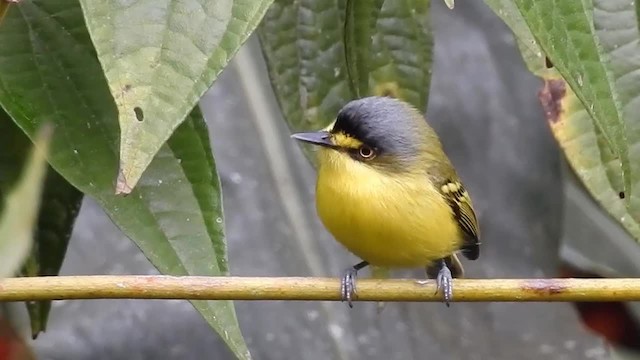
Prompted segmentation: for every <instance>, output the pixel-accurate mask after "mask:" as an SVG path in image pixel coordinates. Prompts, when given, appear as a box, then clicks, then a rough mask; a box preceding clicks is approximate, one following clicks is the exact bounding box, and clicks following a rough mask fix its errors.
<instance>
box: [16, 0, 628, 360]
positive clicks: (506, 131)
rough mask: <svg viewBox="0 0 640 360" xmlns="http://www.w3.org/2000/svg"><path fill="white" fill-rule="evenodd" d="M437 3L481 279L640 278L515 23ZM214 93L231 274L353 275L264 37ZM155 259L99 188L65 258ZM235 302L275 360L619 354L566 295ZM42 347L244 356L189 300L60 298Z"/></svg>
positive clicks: (434, 99)
mask: <svg viewBox="0 0 640 360" xmlns="http://www.w3.org/2000/svg"><path fill="white" fill-rule="evenodd" d="M432 3H433V4H432V8H433V11H432V14H431V16H432V23H433V25H434V31H435V54H434V57H435V61H434V66H433V77H432V83H431V92H430V97H429V106H428V111H427V117H428V119H429V122H430V123H431V124H432V125H433V126H434V128H435V129H436V131H437V132H438V133H439V134H440V136H441V138H442V141H443V143H444V146H445V149H446V151H447V152H448V154H449V155H450V157H451V159H452V161H453V162H454V164H455V165H456V167H457V169H458V171H459V174H460V176H461V177H462V179H463V181H464V183H465V185H466V186H467V188H468V189H469V191H470V193H471V196H472V197H473V200H474V205H475V207H476V210H477V212H478V215H479V218H480V226H481V231H482V247H481V256H480V259H479V260H478V261H475V262H465V267H466V270H467V274H468V277H472V278H520V277H523V278H526V277H552V276H559V275H560V274H562V273H565V274H566V271H567V267H566V266H564V272H562V271H563V270H562V269H563V267H562V266H561V260H563V261H564V262H565V263H568V264H571V265H572V266H579V267H581V268H582V269H585V270H588V271H592V272H594V273H598V274H602V275H607V276H617V275H624V276H637V275H638V267H637V263H638V261H635V260H637V259H640V253H639V250H638V247H637V244H635V243H634V242H633V241H632V240H631V239H630V238H629V237H628V236H627V235H626V233H624V232H623V231H622V230H620V229H619V227H618V226H617V225H616V224H615V223H613V222H612V221H611V220H610V219H609V218H608V217H606V216H605V215H603V213H602V212H601V211H600V210H599V208H598V207H597V206H596V205H595V204H594V203H593V202H592V201H591V200H590V198H589V197H588V196H586V195H585V194H584V192H583V190H582V189H581V187H580V186H578V185H576V183H575V182H574V180H573V178H572V176H571V174H570V173H569V172H568V171H567V170H566V168H565V165H564V161H563V160H562V156H561V154H560V152H559V150H558V147H557V145H556V144H555V141H554V139H553V137H552V135H551V132H550V130H549V129H548V127H547V124H546V123H545V120H544V116H543V113H542V109H541V107H540V104H539V102H538V99H537V91H538V90H539V89H540V87H541V81H540V80H539V79H537V78H535V77H534V76H533V75H531V74H530V73H529V72H528V71H527V69H526V68H525V66H524V64H523V62H522V59H521V57H520V54H519V52H518V50H517V48H516V46H515V42H514V39H513V36H512V35H511V33H510V31H509V30H508V29H507V27H506V26H505V25H504V24H503V23H502V21H501V20H500V19H498V18H497V17H496V16H495V15H494V14H493V13H492V12H491V11H490V10H489V9H488V8H486V6H485V5H484V4H483V3H482V2H479V1H467V2H464V1H458V2H457V3H456V7H455V10H454V11H450V10H448V9H447V8H446V7H445V6H444V4H443V2H442V1H433V2H432ZM201 104H202V108H203V110H204V113H205V117H206V119H207V122H208V124H209V130H210V134H211V137H212V142H213V148H214V152H215V156H216V161H217V165H218V170H219V172H220V177H221V180H222V184H223V191H224V200H225V203H224V206H225V212H226V213H225V216H226V232H227V240H228V246H229V263H230V268H231V273H232V274H233V275H248V276H312V275H313V276H338V275H339V274H340V273H341V271H342V270H343V269H344V268H345V267H347V266H350V265H353V264H354V263H355V262H356V261H357V259H355V258H354V257H352V256H351V255H349V254H348V253H347V252H346V251H345V250H343V249H342V248H341V247H340V246H339V245H338V244H337V243H335V241H334V240H333V239H332V238H331V237H330V235H329V234H328V233H327V231H326V230H325V229H324V228H323V227H322V226H321V224H320V222H319V220H318V219H317V217H316V214H315V207H314V186H315V172H314V170H313V168H312V167H311V166H310V164H309V163H308V161H307V159H306V158H305V157H304V156H303V155H302V152H301V151H300V149H299V148H298V147H297V144H295V143H294V142H293V141H291V140H290V139H289V131H288V130H287V128H286V125H285V123H284V121H283V120H282V115H281V113H280V111H279V109H278V106H277V104H276V102H275V98H274V96H273V94H272V90H271V87H270V85H269V80H268V78H267V77H266V67H265V64H264V60H263V58H262V55H261V52H260V49H259V44H258V42H257V39H256V38H255V37H252V38H251V39H250V41H248V43H247V44H246V45H245V46H244V47H243V49H242V50H241V51H240V52H239V53H238V55H237V56H236V57H235V58H234V60H233V61H232V63H231V64H230V65H229V66H228V67H227V68H226V70H225V71H224V73H223V74H222V75H221V77H220V78H219V79H218V80H217V81H216V83H215V84H214V86H213V87H212V88H211V89H210V91H209V92H208V93H207V95H206V96H205V97H204V98H203V99H202V102H201ZM560 255H561V256H562V259H561V257H560ZM603 264H608V266H604V265H603ZM612 264H613V265H612ZM154 273H156V270H155V269H154V268H153V266H152V265H151V264H150V263H149V261H148V260H147V259H146V258H145V257H144V255H143V254H142V253H141V252H140V251H139V249H138V248H137V247H136V246H135V245H134V244H133V243H132V242H131V241H130V240H128V239H127V238H126V237H125V236H124V235H122V233H121V232H120V231H119V230H118V229H117V228H116V227H115V226H114V225H113V224H112V223H111V222H110V220H109V219H108V217H107V216H106V215H105V214H104V213H103V212H102V210H101V209H100V208H99V206H97V205H96V204H95V203H94V202H93V201H92V200H91V199H88V198H86V199H85V201H84V203H83V207H82V210H81V213H80V216H79V217H78V220H77V222H76V227H75V230H74V233H73V237H72V239H71V242H70V245H69V249H68V254H67V258H66V259H65V263H64V265H63V268H62V271H61V274H62V275H86V274H154ZM365 274H366V272H365V273H364V274H363V275H365ZM394 275H395V276H416V277H423V276H424V273H423V271H419V270H416V271H415V272H405V273H402V272H397V273H395V274H394ZM19 305H20V306H21V307H22V305H21V304H19ZM236 309H237V313H238V317H239V321H240V325H241V329H242V331H243V334H244V336H245V337H246V340H247V343H248V345H249V348H250V350H251V352H252V355H253V357H254V358H255V359H259V360H262V359H274V360H275V359H342V360H346V359H354V360H355V359H558V360H560V359H609V355H608V350H607V349H606V346H605V344H604V342H603V340H602V339H601V338H600V337H598V336H596V335H594V334H593V333H591V332H589V331H588V330H586V328H585V326H584V325H583V323H582V322H581V321H580V317H579V316H578V312H577V311H576V308H575V307H574V306H573V305H572V304H568V303H549V304H537V303H521V304H517V303H492V304H488V303H477V304H472V303H454V304H453V305H452V306H451V308H446V307H445V306H443V305H442V304H437V303H402V304H401V303H390V304H387V305H386V307H385V309H384V311H382V313H378V311H377V307H376V304H374V303H356V306H355V307H354V309H352V310H349V309H348V308H347V307H346V306H345V305H344V304H342V303H339V302H236ZM632 310H633V309H632ZM32 346H34V348H35V351H36V353H37V355H38V358H39V359H45V360H58V359H60V360H62V359H65V360H67V359H68V360H76V359H78V360H79V359H105V360H106V359H221V360H224V359H232V358H233V357H232V355H231V354H230V352H228V350H227V349H226V347H225V345H224V344H223V342H222V341H220V340H219V339H218V336H217V335H216V334H215V333H214V332H213V331H212V330H211V329H210V328H209V327H208V325H207V324H206V323H205V321H204V320H203V319H201V317H200V315H199V314H198V313H197V312H196V311H195V310H194V309H193V308H192V307H191V305H190V304H189V303H188V302H186V301H160V300H153V301H140V300H92V301H58V302H54V305H53V309H52V312H51V316H50V320H49V326H48V330H47V332H46V333H44V334H41V335H40V336H39V338H38V339H37V340H36V341H34V342H33V343H32Z"/></svg>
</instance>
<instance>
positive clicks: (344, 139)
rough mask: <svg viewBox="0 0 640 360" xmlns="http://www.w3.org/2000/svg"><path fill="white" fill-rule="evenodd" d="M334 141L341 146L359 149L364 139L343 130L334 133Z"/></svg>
mask: <svg viewBox="0 0 640 360" xmlns="http://www.w3.org/2000/svg"><path fill="white" fill-rule="evenodd" d="M333 143H334V144H335V145H337V146H340V147H345V148H350V149H357V148H359V147H360V146H362V141H360V140H358V139H356V138H354V137H352V136H349V135H347V134H345V133H343V132H339V133H336V134H333Z"/></svg>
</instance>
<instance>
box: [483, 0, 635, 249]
mask: <svg viewBox="0 0 640 360" xmlns="http://www.w3.org/2000/svg"><path fill="white" fill-rule="evenodd" d="M485 1H486V3H487V4H488V5H489V6H491V7H492V8H493V10H494V11H495V12H496V13H497V14H498V15H499V16H500V17H501V18H503V19H504V20H505V22H506V23H507V25H509V27H510V28H511V29H512V30H513V31H514V33H515V35H516V36H517V37H518V42H519V44H520V48H521V50H522V53H523V57H524V59H525V62H526V63H527V65H528V67H529V69H530V70H531V71H532V72H534V73H535V74H537V75H538V76H541V77H543V78H545V79H546V80H547V88H546V89H547V90H550V89H551V88H550V87H549V85H550V84H552V82H553V85H554V86H555V89H556V91H555V94H552V93H553V92H550V91H547V92H544V91H543V92H542V93H541V100H542V102H543V106H544V107H545V110H546V111H547V117H548V119H549V120H550V121H551V127H552V130H553V131H554V135H555V136H556V139H558V141H559V143H560V145H561V146H562V148H563V150H564V151H565V154H566V155H567V157H568V159H569V162H570V164H571V166H572V168H573V169H574V170H575V171H576V173H577V174H578V176H579V177H580V179H581V180H582V181H583V182H584V184H585V186H586V187H587V189H588V190H589V192H590V193H591V194H592V195H593V196H594V197H595V198H596V199H597V200H598V201H599V202H600V203H601V204H602V205H603V206H604V207H605V208H606V209H607V211H608V212H609V213H610V214H611V215H612V216H613V217H614V218H615V219H616V220H618V221H619V222H621V223H622V225H623V226H624V227H625V228H626V229H627V230H628V231H629V232H630V233H631V234H632V235H633V236H634V237H635V238H636V239H640V229H639V225H638V223H639V221H640V203H639V194H638V191H637V190H636V189H637V187H638V186H639V185H640V184H638V181H639V180H640V177H639V175H640V173H639V172H638V171H639V170H640V168H639V167H640V153H638V152H637V151H636V150H635V149H636V148H637V144H638V143H639V142H640V127H639V126H640V122H638V121H637V119H636V118H635V116H636V115H635V114H637V112H638V111H640V102H639V101H638V100H639V99H640V98H639V95H640V81H639V80H640V79H639V78H638V76H639V75H638V74H637V73H638V71H637V70H638V69H640V48H638V46H637V42H638V40H640V39H639V36H638V24H637V20H636V8H635V6H634V4H633V2H625V1H621V0H607V1H595V2H593V6H592V4H591V3H590V2H589V3H587V2H586V1H585V0H583V1H571V2H559V1H551V0H542V1H527V0H485ZM548 9H553V11H549V10H548ZM543 53H544V54H546V56H547V57H548V58H549V60H550V61H549V64H547V65H552V66H551V68H550V69H546V68H545V66H544V64H545V61H544V56H542V54H543ZM560 75H561V76H562V79H564V81H566V84H567V85H568V86H564V85H562V84H561V83H560V82H559V81H562V79H560ZM550 81H552V82H550ZM560 90H562V91H560ZM552 95H553V96H552ZM554 109H555V110H554ZM550 110H553V111H550ZM550 113H555V114H556V115H557V117H554V116H551V117H549V114H550Z"/></svg>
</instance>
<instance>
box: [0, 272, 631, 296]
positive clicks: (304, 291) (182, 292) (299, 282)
mask: <svg viewBox="0 0 640 360" xmlns="http://www.w3.org/2000/svg"><path fill="white" fill-rule="evenodd" d="M357 285H358V296H357V298H358V300H360V301H441V296H440V295H439V294H438V295H436V294H435V283H434V282H433V281H429V282H428V283H427V284H425V285H421V284H418V283H417V281H416V280H409V279H403V280H377V279H360V280H358V283H357ZM339 288H340V283H339V280H338V279H335V278H302V277H287V278H284V277H281V278H277V277H200V276H184V277H174V276H135V275H129V276H55V277H24V278H8V279H4V280H1V281H0V301H26V300H62V299H189V300H323V301H327V300H328V301H337V300H340V291H339ZM453 288H454V293H453V297H454V300H455V301H463V302H466V301H468V302H480V301H507V302H521V301H528V302H532V301H534V302H535V301H537V302H547V301H640V279H486V280H485V279H455V280H454V281H453Z"/></svg>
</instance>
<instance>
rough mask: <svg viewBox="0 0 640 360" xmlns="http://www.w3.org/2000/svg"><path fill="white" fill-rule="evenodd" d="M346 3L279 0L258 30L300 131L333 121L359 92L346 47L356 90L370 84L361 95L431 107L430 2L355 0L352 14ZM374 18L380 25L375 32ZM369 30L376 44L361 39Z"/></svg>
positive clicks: (287, 111)
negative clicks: (384, 97)
mask: <svg viewBox="0 0 640 360" xmlns="http://www.w3.org/2000/svg"><path fill="white" fill-rule="evenodd" d="M345 6H346V3H345V2H341V1H338V2H336V1H328V0H323V1H317V0H300V1H293V0H276V1H275V2H274V3H273V5H272V6H271V8H269V11H267V14H266V15H265V18H264V20H263V21H262V24H261V25H260V27H259V29H258V34H259V37H260V43H261V46H262V50H263V53H264V55H265V58H266V61H267V67H268V70H269V77H270V78H271V83H272V86H273V89H274V91H275V94H276V97H277V99H278V103H279V105H280V108H281V109H282V111H283V113H284V116H285V120H286V121H287V123H288V124H289V126H290V128H291V129H292V130H295V131H300V130H310V129H319V128H323V127H326V126H327V125H329V124H330V123H331V122H332V121H333V120H334V119H335V116H336V114H337V112H338V111H339V110H340V108H342V106H344V105H345V104H346V103H347V102H348V101H350V100H352V99H353V98H354V97H355V94H354V93H352V91H351V83H350V80H349V75H348V74H349V72H348V71H347V64H346V53H345V47H346V48H347V51H348V52H349V54H350V55H349V56H350V59H352V58H353V56H354V55H355V59H354V61H351V60H350V66H349V67H350V69H352V70H351V72H352V73H353V74H356V77H357V78H358V80H357V81H356V82H355V83H357V86H354V88H358V89H361V88H362V89H364V88H365V83H367V84H368V86H366V88H367V89H368V91H367V92H366V93H363V94H361V95H363V96H365V95H389V96H394V97H397V98H401V99H403V100H405V101H408V102H410V103H411V104H413V105H414V106H416V107H417V108H419V109H421V110H425V109H426V104H427V95H428V91H429V81H430V66H431V55H432V54H431V48H432V43H433V42H432V38H431V34H430V32H429V26H428V18H429V1H428V0H414V1H391V0H386V1H384V3H383V4H382V7H381V8H380V11H379V14H377V15H376V13H377V12H376V11H375V10H373V9H375V7H376V6H377V5H376V4H365V2H362V4H360V2H354V5H353V6H354V7H353V8H352V9H350V14H346V8H345ZM359 11H364V12H366V14H364V15H363V14H360V12H359ZM351 13H353V14H351ZM349 17H352V18H353V19H355V20H356V21H355V22H353V23H352V24H353V27H352V25H350V23H348V24H347V29H348V44H345V42H344V41H345V26H344V22H345V20H346V18H349ZM361 17H363V18H362V19H363V20H359V19H361ZM374 20H375V22H374V25H375V27H373V28H372V29H369V30H367V24H368V25H369V26H371V23H372V22H373V21H374ZM369 36H371V37H372V40H371V42H370V43H369V42H367V41H364V42H363V43H360V44H358V42H359V41H360V39H363V40H366V38H368V37H369ZM345 45H348V46H345ZM369 47H370V49H368V48H369ZM367 53H368V54H369V59H368V60H367V59H366V57H365V54H367ZM362 64H364V65H362ZM367 74H368V76H367ZM307 155H309V152H307Z"/></svg>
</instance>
